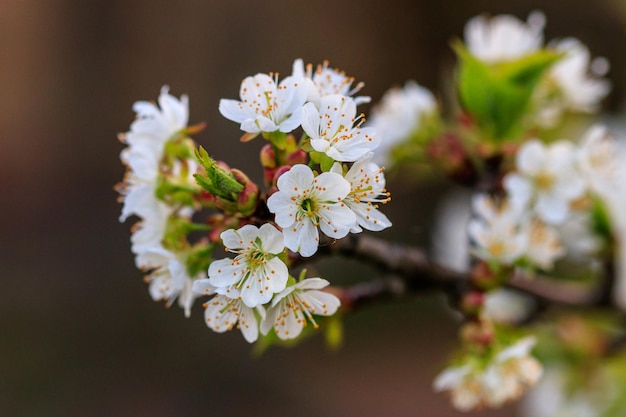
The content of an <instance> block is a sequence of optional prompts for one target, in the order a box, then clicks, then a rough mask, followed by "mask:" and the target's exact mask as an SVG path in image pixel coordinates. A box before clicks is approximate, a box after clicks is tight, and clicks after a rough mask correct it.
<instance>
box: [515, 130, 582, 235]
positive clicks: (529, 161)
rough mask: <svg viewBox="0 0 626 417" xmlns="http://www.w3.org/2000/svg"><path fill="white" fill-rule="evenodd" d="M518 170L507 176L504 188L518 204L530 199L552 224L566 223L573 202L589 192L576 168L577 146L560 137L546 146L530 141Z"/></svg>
mask: <svg viewBox="0 0 626 417" xmlns="http://www.w3.org/2000/svg"><path fill="white" fill-rule="evenodd" d="M516 165H517V172H514V173H510V174H508V175H507V176H506V177H505V178H504V188H505V190H506V191H507V193H508V196H509V198H510V199H511V200H513V201H514V202H516V203H515V204H524V203H525V202H529V203H530V204H531V206H532V207H533V209H534V211H535V212H536V213H537V216H538V217H539V218H540V219H541V220H542V221H544V222H546V223H548V224H552V225H557V224H561V223H563V222H564V221H565V220H566V219H567V216H568V214H569V213H570V204H571V203H572V202H573V201H574V200H576V199H577V198H579V197H581V196H582V195H583V193H584V192H585V182H584V180H583V178H582V177H581V175H580V173H579V172H578V170H577V169H576V164H575V153H574V147H573V145H572V144H571V143H570V142H565V141H559V142H555V143H553V144H551V145H549V146H545V145H544V144H542V143H541V142H539V141H538V140H531V141H528V142H526V143H525V144H524V145H522V147H521V148H520V150H519V152H518V153H517V159H516Z"/></svg>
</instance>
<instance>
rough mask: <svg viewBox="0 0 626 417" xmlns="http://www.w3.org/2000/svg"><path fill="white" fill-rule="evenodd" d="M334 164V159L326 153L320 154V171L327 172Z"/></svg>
mask: <svg viewBox="0 0 626 417" xmlns="http://www.w3.org/2000/svg"><path fill="white" fill-rule="evenodd" d="M333 165H335V160H334V159H333V158H331V157H330V156H328V155H326V154H322V160H321V161H320V168H321V169H322V172H328V171H330V170H331V168H332V167H333Z"/></svg>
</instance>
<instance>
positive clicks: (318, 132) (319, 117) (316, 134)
mask: <svg viewBox="0 0 626 417" xmlns="http://www.w3.org/2000/svg"><path fill="white" fill-rule="evenodd" d="M360 118H361V116H359V117H358V118H357V117H356V104H355V102H354V100H352V99H351V98H349V97H345V96H342V95H338V94H333V95H329V96H324V97H322V98H321V99H320V101H319V107H317V106H316V105H315V104H313V103H307V104H306V105H305V106H304V108H303V109H302V128H303V129H304V131H305V132H306V134H307V135H309V137H310V138H311V146H312V147H313V149H315V150H316V151H318V152H324V153H325V154H326V155H328V156H329V157H331V158H333V159H334V160H335V161H345V162H354V161H356V160H357V159H359V158H361V157H362V156H363V155H365V154H366V153H368V152H370V151H373V150H374V149H376V147H377V146H378V144H379V143H380V139H379V137H378V135H377V134H376V132H375V131H374V129H373V128H371V127H363V128H362V127H361V126H360V125H361V123H360V121H359V119H360ZM355 124H356V125H355Z"/></svg>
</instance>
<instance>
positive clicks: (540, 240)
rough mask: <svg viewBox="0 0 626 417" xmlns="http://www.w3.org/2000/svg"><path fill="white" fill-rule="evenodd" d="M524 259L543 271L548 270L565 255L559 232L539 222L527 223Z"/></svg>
mask: <svg viewBox="0 0 626 417" xmlns="http://www.w3.org/2000/svg"><path fill="white" fill-rule="evenodd" d="M527 229H528V230H527V233H528V247H527V249H526V258H527V259H528V260H529V261H530V262H531V263H532V264H533V265H536V266H538V267H539V268H541V269H543V270H546V271H547V270H550V269H552V267H553V266H554V262H555V261H556V260H557V259H559V258H561V257H563V256H564V255H565V253H566V252H565V248H564V247H563V245H561V240H560V236H559V232H558V231H557V230H556V229H555V228H554V227H552V226H550V225H547V224H545V223H543V222H541V221H539V220H536V219H535V220H533V221H530V222H528V226H527Z"/></svg>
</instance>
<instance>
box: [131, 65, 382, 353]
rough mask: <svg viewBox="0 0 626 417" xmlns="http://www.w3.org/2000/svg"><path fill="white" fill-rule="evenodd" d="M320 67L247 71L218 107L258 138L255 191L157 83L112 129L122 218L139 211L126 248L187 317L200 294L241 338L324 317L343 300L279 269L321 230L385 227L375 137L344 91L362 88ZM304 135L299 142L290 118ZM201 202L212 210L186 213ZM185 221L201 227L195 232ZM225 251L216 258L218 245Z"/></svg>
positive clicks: (294, 328)
mask: <svg viewBox="0 0 626 417" xmlns="http://www.w3.org/2000/svg"><path fill="white" fill-rule="evenodd" d="M352 82H353V79H352V78H351V77H348V76H346V75H345V74H344V73H342V72H340V71H338V70H334V69H330V68H329V67H328V64H327V63H325V64H323V65H320V66H318V68H317V70H316V71H315V72H313V71H312V67H311V66H309V67H307V69H306V70H305V68H304V65H303V63H302V61H301V60H296V61H295V63H294V66H293V74H292V75H290V76H288V77H286V78H285V79H283V80H282V81H280V82H279V79H278V75H277V74H256V75H254V76H250V77H247V78H245V79H244V80H243V82H242V83H241V87H240V100H230V99H222V100H221V101H220V105H219V111H220V113H221V114H222V115H223V116H224V117H226V118H227V119H229V120H232V121H235V122H237V123H239V124H240V128H241V130H243V131H244V132H245V133H244V135H243V137H242V138H241V140H242V141H243V142H248V141H250V140H252V139H254V138H255V137H257V136H259V135H260V136H262V137H263V138H264V139H265V140H266V141H267V142H268V143H267V144H266V145H265V146H264V147H263V148H262V150H261V154H260V162H261V165H262V169H263V170H264V178H265V184H264V186H265V191H263V190H262V189H261V187H260V186H259V185H257V184H255V183H254V182H253V181H251V180H250V178H249V176H248V175H246V174H245V173H244V172H243V171H241V170H238V169H232V168H230V167H229V166H228V165H226V164H225V163H223V162H221V161H216V160H214V159H213V158H211V157H210V156H209V154H208V153H207V151H206V150H205V149H204V148H202V147H200V148H198V149H196V145H195V142H194V141H193V140H192V139H190V137H189V135H190V134H193V133H196V132H197V131H199V130H200V128H201V126H187V119H188V113H189V111H188V100H187V98H186V97H185V96H183V97H182V98H181V99H177V98H175V97H173V96H171V95H170V94H169V92H168V89H167V87H164V88H163V90H162V91H161V95H160V96H159V101H158V106H157V105H156V104H153V103H146V102H138V103H136V104H135V106H134V109H135V112H136V113H137V120H136V121H135V122H133V124H132V125H131V129H130V131H129V132H127V133H126V134H124V135H121V139H122V141H123V142H124V143H125V144H126V145H127V147H126V148H125V149H124V150H123V151H122V155H121V158H122V161H123V162H124V164H126V166H127V167H128V172H127V174H126V178H125V179H124V181H123V182H122V183H121V184H120V186H119V191H120V194H121V196H122V200H123V203H124V205H123V208H122V216H121V217H120V220H122V221H123V220H126V218H128V217H129V216H130V215H136V216H138V217H139V218H140V219H141V220H140V222H138V223H137V224H136V225H135V226H134V231H133V236H132V238H131V241H132V247H131V249H132V251H133V253H134V254H135V256H136V264H137V266H138V267H139V268H141V269H142V270H145V271H146V272H147V275H146V280H147V281H148V282H149V283H150V294H151V296H152V298H153V299H155V300H165V301H166V302H167V303H168V305H170V304H171V303H172V302H173V301H174V300H176V299H178V303H179V304H180V305H181V306H182V307H184V309H185V314H186V315H187V316H189V315H190V312H191V306H192V304H193V302H194V300H195V299H196V298H198V297H201V296H210V297H211V298H210V299H209V300H208V301H207V302H206V303H205V306H206V309H205V319H206V323H207V326H208V327H209V328H211V329H213V330H214V331H216V332H223V331H227V330H231V329H233V328H238V329H240V330H241V332H242V334H243V336H244V338H245V339H246V340H247V341H248V342H254V341H256V340H257V339H258V337H259V331H260V332H261V333H262V334H264V335H266V334H268V333H270V332H273V333H274V334H275V335H276V336H278V337H279V338H280V339H292V338H295V337H298V335H300V333H301V332H302V329H303V328H304V326H306V325H307V323H309V322H310V323H312V324H313V326H314V327H317V326H318V325H317V322H316V318H315V316H331V315H333V314H334V313H335V312H336V311H337V309H338V308H339V304H340V301H339V299H338V298H337V297H336V296H335V295H333V294H331V293H329V292H325V291H322V289H323V288H325V287H326V286H328V284H329V282H328V281H326V280H324V279H322V278H319V277H312V278H306V272H305V271H303V272H302V273H301V274H300V275H299V276H298V278H296V277H294V276H293V275H291V274H290V271H289V267H290V265H291V264H292V263H293V259H295V258H297V257H303V258H308V257H311V256H313V255H315V253H316V252H317V250H318V247H319V245H320V238H321V237H322V235H323V236H327V237H329V238H332V239H341V238H343V237H345V236H346V235H347V234H348V233H360V232H362V231H363V230H364V229H366V230H371V231H380V230H383V229H385V228H388V227H389V226H391V222H390V221H389V219H388V218H387V217H386V216H385V215H384V214H383V213H382V212H381V211H380V210H379V208H380V205H381V204H385V203H387V202H388V201H389V200H390V197H389V193H388V192H387V191H386V189H385V176H384V172H383V169H382V168H381V167H379V166H378V165H377V164H376V163H374V162H372V159H373V156H374V153H373V151H374V150H375V149H376V148H377V147H378V145H379V143H380V137H379V136H378V134H377V133H376V130H375V129H374V128H372V127H363V126H362V124H363V122H364V121H365V118H364V116H363V114H357V104H358V103H363V102H367V101H368V100H369V98H367V97H356V98H353V97H352V94H353V93H355V92H356V91H358V89H359V88H360V86H361V85H357V86H356V87H355V88H352V89H351V84H352ZM299 128H301V136H300V138H299V139H297V140H296V137H295V133H296V129H299ZM205 209H206V210H207V212H210V213H208V216H209V217H208V219H207V220H206V221H203V222H196V221H195V219H194V218H195V217H197V216H194V214H196V213H198V212H200V211H203V210H205ZM193 232H204V234H205V237H204V238H200V239H195V241H194V240H193V238H192V233H193ZM218 245H219V246H223V247H224V248H225V249H226V251H227V252H230V253H232V254H233V256H232V257H227V258H222V259H214V258H215V254H214V249H215V248H216V246H218Z"/></svg>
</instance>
